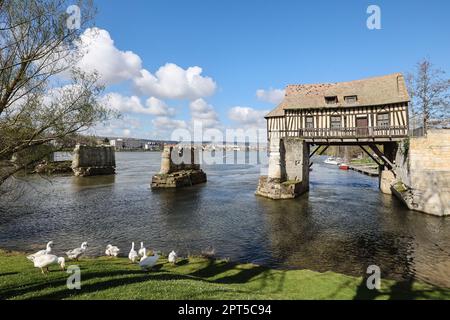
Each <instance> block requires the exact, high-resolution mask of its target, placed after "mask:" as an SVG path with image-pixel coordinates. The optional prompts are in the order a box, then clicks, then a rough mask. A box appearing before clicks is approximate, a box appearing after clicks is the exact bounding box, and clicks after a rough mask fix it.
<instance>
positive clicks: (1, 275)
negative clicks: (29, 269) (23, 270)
mask: <svg viewBox="0 0 450 320" xmlns="http://www.w3.org/2000/svg"><path fill="white" fill-rule="evenodd" d="M15 274H19V273H18V272H5V273H0V277H4V276H13V275H15Z"/></svg>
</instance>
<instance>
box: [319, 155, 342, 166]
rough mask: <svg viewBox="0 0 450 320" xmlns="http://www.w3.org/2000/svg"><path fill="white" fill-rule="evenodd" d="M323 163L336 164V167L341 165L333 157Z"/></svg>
mask: <svg viewBox="0 0 450 320" xmlns="http://www.w3.org/2000/svg"><path fill="white" fill-rule="evenodd" d="M323 163H326V164H334V165H338V164H339V162H338V161H337V160H336V159H335V158H333V157H330V158H327V159H326V160H325V161H324V162H323Z"/></svg>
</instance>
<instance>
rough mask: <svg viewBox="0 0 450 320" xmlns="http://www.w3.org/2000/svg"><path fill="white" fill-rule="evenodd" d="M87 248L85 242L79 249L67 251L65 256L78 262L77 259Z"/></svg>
mask: <svg viewBox="0 0 450 320" xmlns="http://www.w3.org/2000/svg"><path fill="white" fill-rule="evenodd" d="M87 246H88V244H87V242H83V243H82V244H81V247H80V248H76V249H73V250H70V251H67V252H66V254H67V256H68V257H69V259H75V260H77V261H78V258H79V257H81V256H82V255H83V254H84V253H85V252H86V249H87Z"/></svg>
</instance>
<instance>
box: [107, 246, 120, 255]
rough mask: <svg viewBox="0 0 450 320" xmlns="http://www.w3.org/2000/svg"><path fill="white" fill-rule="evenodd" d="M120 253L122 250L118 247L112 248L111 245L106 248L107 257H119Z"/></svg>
mask: <svg viewBox="0 0 450 320" xmlns="http://www.w3.org/2000/svg"><path fill="white" fill-rule="evenodd" d="M119 252H120V249H119V248H118V247H116V246H112V245H110V244H108V245H107V246H106V251H105V254H106V255H107V256H112V257H117V256H118V255H119Z"/></svg>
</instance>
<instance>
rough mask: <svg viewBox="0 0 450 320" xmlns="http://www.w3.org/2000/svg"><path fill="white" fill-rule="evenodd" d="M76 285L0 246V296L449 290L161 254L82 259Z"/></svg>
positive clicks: (334, 295) (430, 293) (397, 295)
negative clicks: (152, 263) (143, 263)
mask: <svg viewBox="0 0 450 320" xmlns="http://www.w3.org/2000/svg"><path fill="white" fill-rule="evenodd" d="M75 264H77V265H79V267H80V269H81V290H68V289H67V287H66V279H67V277H68V276H69V275H68V274H67V273H66V272H64V271H61V270H60V269H59V268H58V266H56V265H55V266H52V267H51V269H50V270H51V272H50V273H49V274H48V275H46V276H45V275H43V274H42V273H41V272H40V270H39V269H37V268H34V267H33V265H32V263H31V262H30V261H28V260H27V259H26V257H25V254H22V253H14V252H5V251H1V250H0V298H1V299H449V298H450V290H448V289H440V288H435V287H431V286H428V285H426V284H423V283H418V282H414V283H410V282H408V283H403V282H395V281H388V280H382V289H381V290H380V291H376V290H375V291H373V290H368V289H366V286H365V281H364V280H363V279H362V278H356V277H350V276H346V275H342V274H337V273H333V272H325V273H318V272H314V271H309V270H288V271H286V270H272V269H267V268H264V267H261V266H257V265H252V264H235V263H231V262H227V261H224V260H208V259H204V258H189V259H181V260H180V261H179V262H178V264H177V265H176V266H173V265H171V264H169V263H167V260H166V259H164V258H161V259H160V261H159V263H158V264H157V265H156V267H155V269H154V270H153V271H148V272H143V271H141V270H140V268H139V266H138V265H136V264H131V263H130V262H129V261H128V259H126V258H110V257H101V258H82V259H81V260H80V261H79V262H70V261H69V262H67V263H66V267H67V266H70V265H75Z"/></svg>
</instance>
